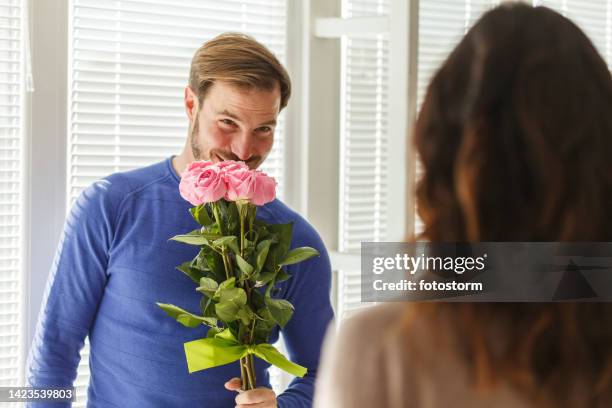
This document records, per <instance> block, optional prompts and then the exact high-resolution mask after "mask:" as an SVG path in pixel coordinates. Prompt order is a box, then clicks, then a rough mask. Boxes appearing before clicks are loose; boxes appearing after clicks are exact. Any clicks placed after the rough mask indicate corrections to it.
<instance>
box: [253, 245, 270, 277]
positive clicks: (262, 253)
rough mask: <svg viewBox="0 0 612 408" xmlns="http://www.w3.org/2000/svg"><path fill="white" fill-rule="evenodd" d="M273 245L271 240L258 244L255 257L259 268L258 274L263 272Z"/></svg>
mask: <svg viewBox="0 0 612 408" xmlns="http://www.w3.org/2000/svg"><path fill="white" fill-rule="evenodd" d="M271 244H272V241H271V240H269V239H266V240H264V241H261V242H260V243H259V244H257V250H256V255H255V264H256V267H257V268H256V269H257V272H259V271H261V268H263V266H264V263H265V262H266V257H267V256H268V251H269V250H270V245H271Z"/></svg>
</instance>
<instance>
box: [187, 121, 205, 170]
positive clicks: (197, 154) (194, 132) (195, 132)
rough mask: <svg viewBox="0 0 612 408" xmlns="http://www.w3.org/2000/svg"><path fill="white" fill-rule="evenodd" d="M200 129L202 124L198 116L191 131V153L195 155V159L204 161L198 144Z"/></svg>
mask: <svg viewBox="0 0 612 408" xmlns="http://www.w3.org/2000/svg"><path fill="white" fill-rule="evenodd" d="M199 129H200V123H199V121H198V118H197V116H196V118H195V120H194V123H193V127H192V129H191V135H189V143H190V144H191V153H192V154H193V158H194V159H195V160H196V161H197V160H202V150H201V149H200V145H199V144H198V136H197V135H198V133H199V132H198V131H199Z"/></svg>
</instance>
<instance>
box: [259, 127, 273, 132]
mask: <svg viewBox="0 0 612 408" xmlns="http://www.w3.org/2000/svg"><path fill="white" fill-rule="evenodd" d="M257 130H258V131H259V133H270V132H271V131H272V128H271V127H270V126H262V127H260V128H259V129H257Z"/></svg>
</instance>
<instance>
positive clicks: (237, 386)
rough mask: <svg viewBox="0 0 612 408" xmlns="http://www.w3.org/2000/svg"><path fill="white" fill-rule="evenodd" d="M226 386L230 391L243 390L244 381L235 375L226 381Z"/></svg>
mask: <svg viewBox="0 0 612 408" xmlns="http://www.w3.org/2000/svg"><path fill="white" fill-rule="evenodd" d="M225 388H226V389H228V390H230V391H242V389H241V388H242V381H241V380H240V378H238V377H234V378H232V379H231V380H229V381H228V382H226V383H225Z"/></svg>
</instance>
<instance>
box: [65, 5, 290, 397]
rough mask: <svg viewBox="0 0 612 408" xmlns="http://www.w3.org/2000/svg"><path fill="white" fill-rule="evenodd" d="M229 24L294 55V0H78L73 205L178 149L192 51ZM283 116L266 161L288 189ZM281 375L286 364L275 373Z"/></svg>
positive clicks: (82, 370)
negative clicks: (94, 187) (88, 191)
mask: <svg viewBox="0 0 612 408" xmlns="http://www.w3.org/2000/svg"><path fill="white" fill-rule="evenodd" d="M226 31H239V32H244V33H247V34H250V35H253V36H254V37H255V38H256V39H257V40H258V41H261V42H262V43H263V44H265V45H266V46H268V47H269V48H270V49H271V50H272V52H274V53H275V54H276V56H277V57H278V58H279V60H280V61H281V62H282V63H284V62H285V55H286V52H285V47H286V41H285V37H286V34H285V33H286V4H285V0H233V1H232V0H228V1H212V0H183V1H181V2H176V1H171V0H73V1H72V5H71V29H70V62H69V64H70V67H69V70H70V78H71V79H70V82H69V87H70V89H69V95H70V123H69V128H70V134H69V139H70V140H69V155H68V157H69V169H68V191H69V194H70V200H69V202H70V205H72V203H73V202H74V200H75V199H76V197H77V196H78V194H79V193H80V191H81V190H82V189H83V188H84V187H86V186H88V185H89V184H90V183H92V182H93V181H94V180H96V179H98V178H101V177H103V176H105V175H108V174H110V173H113V172H117V171H124V170H129V169H133V168H136V167H141V166H146V165H149V164H152V163H154V162H157V161H160V160H162V159H164V158H166V157H168V156H169V155H171V154H179V153H180V152H181V150H182V148H183V145H184V143H185V140H186V137H187V126H188V121H187V117H186V115H185V111H184V107H183V90H184V87H185V85H187V80H188V74H189V65H190V62H191V58H192V56H193V54H194V52H195V51H196V49H197V48H199V47H200V46H201V45H202V43H203V42H204V41H207V40H209V39H211V38H213V37H214V36H216V35H218V34H220V33H222V32H226ZM283 124H284V120H283V115H281V117H280V118H279V126H278V127H277V130H276V132H275V141H274V148H273V150H272V152H271V153H270V155H269V156H268V158H267V159H266V162H265V163H264V165H263V166H262V169H263V170H264V171H267V172H268V173H269V174H270V175H272V176H274V177H275V178H276V179H277V181H278V183H279V188H278V195H279V197H281V198H282V195H283V180H284V177H283V172H284V168H285V166H284V162H283V160H284V143H283V139H284V125H283ZM87 360H88V346H86V347H85V348H84V349H83V351H82V353H81V365H80V367H79V375H78V378H77V381H76V385H77V404H76V405H75V406H85V398H86V387H87V384H88V381H89V374H88V368H87ZM271 376H272V380H273V381H274V382H276V383H279V381H280V379H279V373H278V372H277V371H274V372H272V373H271Z"/></svg>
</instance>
